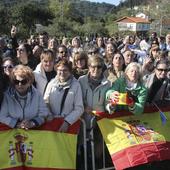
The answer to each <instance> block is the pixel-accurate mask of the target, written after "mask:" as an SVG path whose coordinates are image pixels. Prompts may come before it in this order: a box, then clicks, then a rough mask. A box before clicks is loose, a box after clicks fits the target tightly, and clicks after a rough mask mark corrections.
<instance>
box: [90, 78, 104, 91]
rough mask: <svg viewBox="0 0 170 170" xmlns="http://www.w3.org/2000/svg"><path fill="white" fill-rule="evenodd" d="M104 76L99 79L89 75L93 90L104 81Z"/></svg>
mask: <svg viewBox="0 0 170 170" xmlns="http://www.w3.org/2000/svg"><path fill="white" fill-rule="evenodd" d="M102 79H103V76H101V77H100V78H99V79H95V78H93V77H90V76H89V86H90V88H91V89H92V90H94V89H95V88H96V87H98V86H99V85H100V84H101V82H102Z"/></svg>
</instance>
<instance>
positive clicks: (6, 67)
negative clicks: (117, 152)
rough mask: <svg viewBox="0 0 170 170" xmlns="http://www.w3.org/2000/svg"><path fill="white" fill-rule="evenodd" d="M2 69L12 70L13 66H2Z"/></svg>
mask: <svg viewBox="0 0 170 170" xmlns="http://www.w3.org/2000/svg"><path fill="white" fill-rule="evenodd" d="M2 67H3V68H4V69H9V68H13V67H14V66H13V65H6V66H5V65H4V66H2Z"/></svg>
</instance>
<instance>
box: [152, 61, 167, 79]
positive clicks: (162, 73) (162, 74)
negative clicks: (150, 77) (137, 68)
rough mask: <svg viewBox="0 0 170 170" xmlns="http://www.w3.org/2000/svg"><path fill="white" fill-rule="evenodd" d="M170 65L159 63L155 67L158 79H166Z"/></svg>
mask: <svg viewBox="0 0 170 170" xmlns="http://www.w3.org/2000/svg"><path fill="white" fill-rule="evenodd" d="M167 72H168V66H167V65H166V64H158V65H157V67H156V68H155V74H156V77H157V78H158V79H164V78H166V76H167Z"/></svg>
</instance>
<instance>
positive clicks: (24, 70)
mask: <svg viewBox="0 0 170 170" xmlns="http://www.w3.org/2000/svg"><path fill="white" fill-rule="evenodd" d="M16 76H20V77H22V78H24V79H27V80H28V81H30V83H31V84H32V83H33V82H34V74H33V71H32V69H31V68H30V67H28V66H24V65H17V66H15V67H14V68H13V70H12V72H11V75H10V80H11V82H12V83H13V82H14V80H15V79H16Z"/></svg>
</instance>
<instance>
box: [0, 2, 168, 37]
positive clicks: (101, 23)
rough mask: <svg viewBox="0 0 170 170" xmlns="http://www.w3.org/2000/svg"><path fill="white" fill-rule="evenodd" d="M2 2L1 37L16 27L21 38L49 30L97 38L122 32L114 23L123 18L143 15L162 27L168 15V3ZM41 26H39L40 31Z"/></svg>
mask: <svg viewBox="0 0 170 170" xmlns="http://www.w3.org/2000/svg"><path fill="white" fill-rule="evenodd" d="M4 2H5V1H3V0H0V15H1V16H3V17H0V34H8V33H9V30H10V28H11V25H16V26H17V28H18V30H19V33H20V36H21V37H25V36H29V35H30V34H36V33H38V32H39V31H42V30H44V31H48V33H49V34H50V35H51V36H56V37H62V36H67V37H71V36H75V35H80V36H97V35H103V36H107V35H110V36H111V35H113V34H115V33H117V32H118V30H117V25H116V23H115V22H114V21H115V20H116V19H118V18H120V17H122V16H125V15H126V16H135V15H136V14H137V13H139V12H143V13H145V14H146V15H148V16H149V19H150V21H153V22H155V27H153V29H154V28H157V25H156V24H159V22H160V20H161V19H162V18H161V17H163V16H168V15H169V10H170V5H169V3H168V0H162V1H160V0H143V1H138V0H122V1H121V2H120V4H119V5H118V6H114V5H111V4H107V3H95V2H89V1H85V0H83V1H82V0H55V1H54V0H45V1H44V0H27V1H23V0H16V1H11V2H10V1H9V2H10V3H9V4H8V5H7V4H5V3H4ZM37 25H39V27H38V29H37V27H36V26H37Z"/></svg>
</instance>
